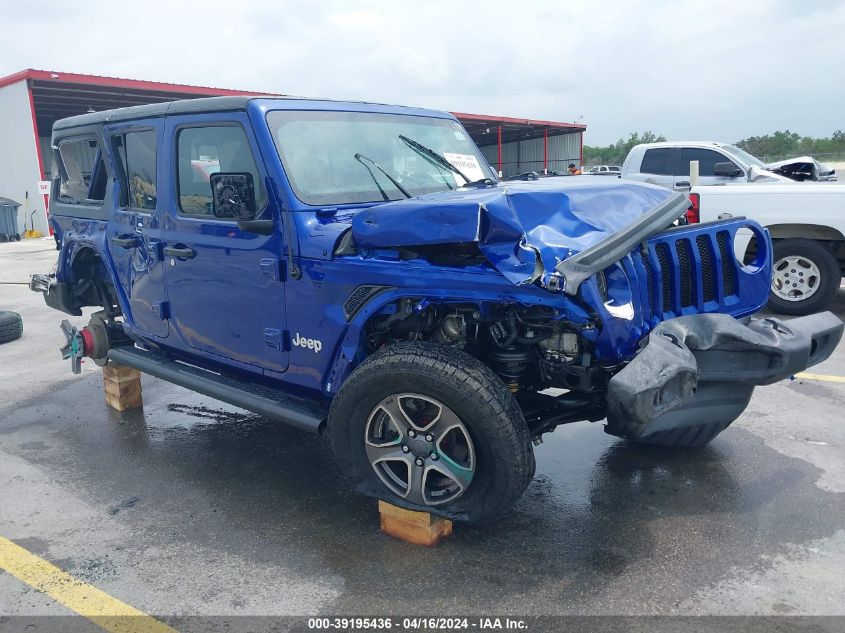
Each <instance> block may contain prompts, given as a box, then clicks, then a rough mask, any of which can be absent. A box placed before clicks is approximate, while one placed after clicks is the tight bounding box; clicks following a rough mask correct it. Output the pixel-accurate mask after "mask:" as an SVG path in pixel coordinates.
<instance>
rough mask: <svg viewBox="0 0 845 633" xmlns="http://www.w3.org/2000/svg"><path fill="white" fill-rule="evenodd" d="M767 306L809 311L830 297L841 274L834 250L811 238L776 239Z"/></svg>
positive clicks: (788, 311) (825, 303)
mask: <svg viewBox="0 0 845 633" xmlns="http://www.w3.org/2000/svg"><path fill="white" fill-rule="evenodd" d="M773 259H774V264H773V266H772V288H771V292H770V293H769V307H771V309H772V310H774V311H776V312H781V313H783V314H812V313H813V312H820V311H822V310H824V309H825V308H826V307H827V306H828V304H829V303H830V302H831V301H832V300H833V297H834V296H835V295H836V291H837V290H838V288H839V280H840V279H841V277H842V275H841V273H840V271H839V262H838V261H836V257H834V255H833V253H831V252H830V251H829V250H827V249H826V248H825V247H824V246H823V245H821V244H819V243H818V242H814V241H813V240H805V239H789V240H780V241H778V242H775V247H774V257H773Z"/></svg>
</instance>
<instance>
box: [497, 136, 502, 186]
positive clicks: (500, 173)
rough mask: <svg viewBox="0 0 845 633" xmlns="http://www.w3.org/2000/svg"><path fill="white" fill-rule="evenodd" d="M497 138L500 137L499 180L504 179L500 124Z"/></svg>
mask: <svg viewBox="0 0 845 633" xmlns="http://www.w3.org/2000/svg"><path fill="white" fill-rule="evenodd" d="M497 137H498V140H497V142H498V146H499V178H501V177H502V124H501V123H500V124H499V128H498V130H497Z"/></svg>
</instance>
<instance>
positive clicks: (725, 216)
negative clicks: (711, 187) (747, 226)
mask: <svg viewBox="0 0 845 633" xmlns="http://www.w3.org/2000/svg"><path fill="white" fill-rule="evenodd" d="M732 217H734V216H733V213H720V214H719V215H718V216H717V219H719V220H727V219H728V218H732Z"/></svg>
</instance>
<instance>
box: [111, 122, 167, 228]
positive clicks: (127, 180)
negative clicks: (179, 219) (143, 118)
mask: <svg viewBox="0 0 845 633" xmlns="http://www.w3.org/2000/svg"><path fill="white" fill-rule="evenodd" d="M112 142H113V143H114V149H115V153H116V154H117V156H118V158H119V160H120V167H121V171H122V172H123V174H122V175H123V183H124V186H123V187H122V188H121V201H120V204H121V205H122V206H124V207H131V208H133V209H145V210H148V211H154V210H155V208H156V200H157V199H158V196H157V193H156V133H155V131H154V130H145V131H143V132H127V133H126V134H120V135H117V136H113V137H112Z"/></svg>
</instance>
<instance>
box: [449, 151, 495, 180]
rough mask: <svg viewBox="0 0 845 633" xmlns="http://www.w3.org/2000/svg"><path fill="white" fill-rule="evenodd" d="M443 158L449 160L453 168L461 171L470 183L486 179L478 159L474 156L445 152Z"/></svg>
mask: <svg viewBox="0 0 845 633" xmlns="http://www.w3.org/2000/svg"><path fill="white" fill-rule="evenodd" d="M443 158H445V159H446V160H448V161H449V162H450V163H451V164H452V166H453V167H456V168H458V169H460V170H461V173H463V174H464V175H466V177H467V178H469V180H470V182H473V181H475V180H481V179H482V178H484V177H485V176H484V172H483V171H482V170H481V165H479V164H478V159H477V158H476V157H475V156H473V155H472V154H452V153H450V152H443ZM456 175H457V174H456ZM459 177H460V176H459Z"/></svg>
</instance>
